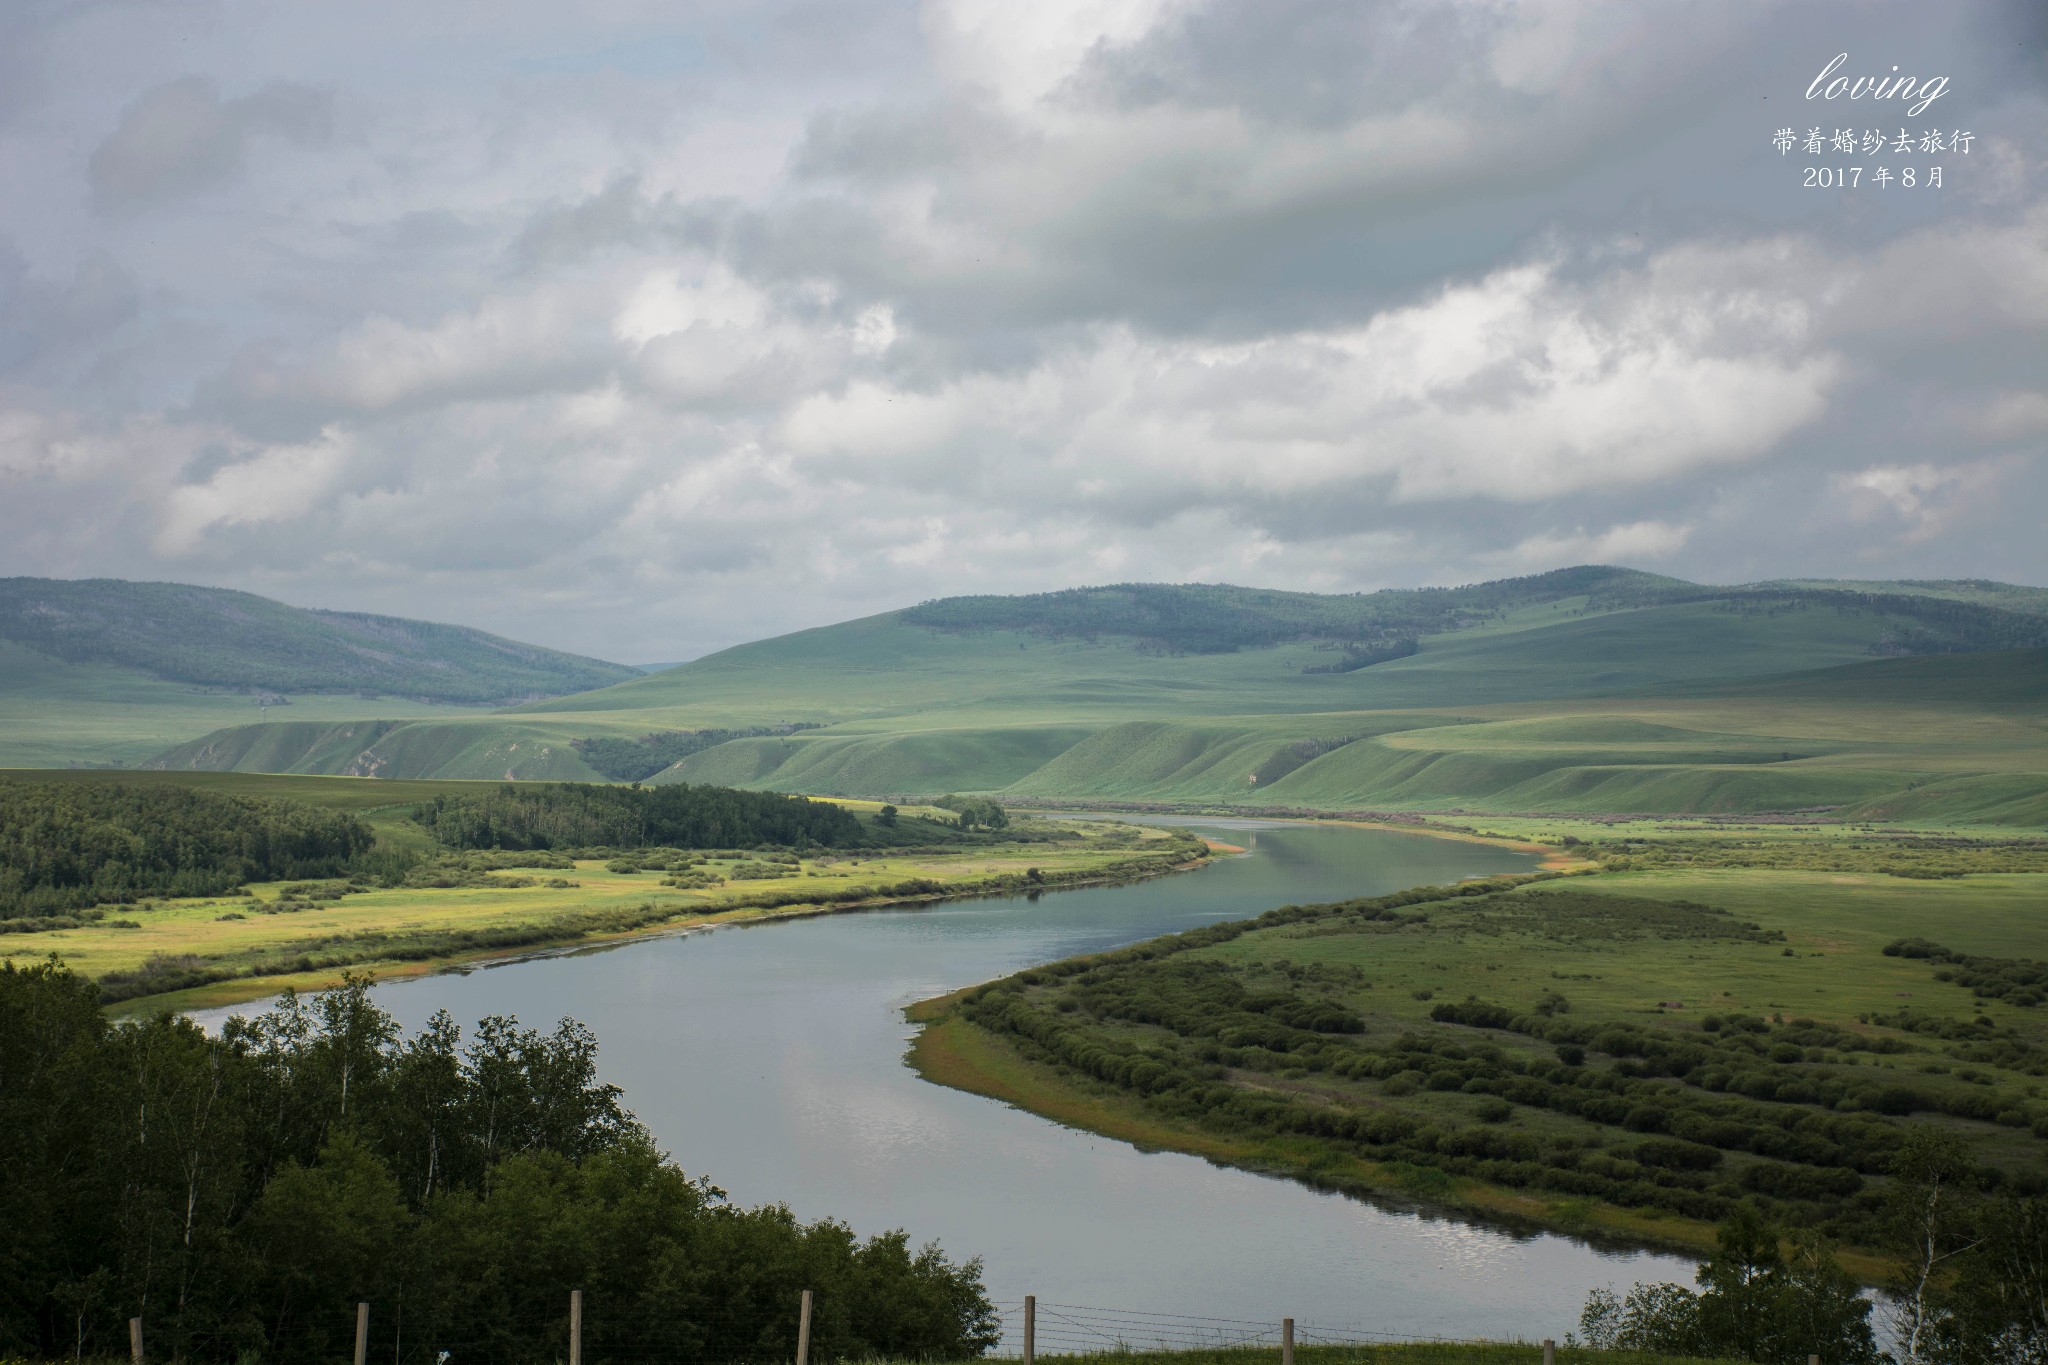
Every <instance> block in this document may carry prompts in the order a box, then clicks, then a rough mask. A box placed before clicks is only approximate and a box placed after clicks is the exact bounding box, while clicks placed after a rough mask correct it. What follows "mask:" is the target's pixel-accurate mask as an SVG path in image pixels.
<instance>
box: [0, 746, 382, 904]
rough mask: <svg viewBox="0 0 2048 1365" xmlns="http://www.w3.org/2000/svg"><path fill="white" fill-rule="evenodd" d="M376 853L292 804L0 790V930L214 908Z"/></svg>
mask: <svg viewBox="0 0 2048 1365" xmlns="http://www.w3.org/2000/svg"><path fill="white" fill-rule="evenodd" d="M374 842H375V836H374V835H373V834H372V832H371V830H370V827H369V826H368V825H367V824H365V823H363V821H362V820H360V819H358V818H357V817H356V816H353V815H350V814H347V813H345V812H342V811H334V810H325V809H322V808H320V807H317V806H309V805H305V804H303V803H300V802H296V801H271V800H259V799H255V798H251V797H246V796H229V795H224V794H221V793H217V792H207V791H197V790H193V789H191V788H185V787H168V786H165V787H154V786H149V787H145V786H129V785H126V784H120V783H111V782H24V781H16V780H13V779H0V924H4V923H5V922H6V921H9V920H18V919H25V918H26V919H33V918H48V917H51V916H61V915H63V914H65V913H66V912H69V911H75V910H81V909H86V908H90V907H93V906H98V905H107V904H114V905H119V904H125V903H128V902H131V901H134V900H137V899H139V898H141V897H144V896H216V895H220V894H222V893H224V892H227V891H232V890H233V889H234V888H235V887H237V886H240V885H241V884H242V883H243V882H246V881H259V880H274V879H278V878H289V877H326V876H334V875H337V874H339V873H341V872H343V871H345V870H346V869H347V868H348V867H349V865H350V864H351V863H352V862H353V861H354V860H356V859H359V858H360V857H361V856H362V855H364V854H366V853H368V852H369V850H370V847H371V845H372V844H373V843H374ZM36 927H42V926H36Z"/></svg>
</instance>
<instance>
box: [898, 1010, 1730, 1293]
mask: <svg viewBox="0 0 2048 1365" xmlns="http://www.w3.org/2000/svg"><path fill="white" fill-rule="evenodd" d="M972 989H974V988H972V987H970V988H968V989H967V990H961V991H955V992H952V993H951V994H948V995H943V996H938V997H936V998H934V999H931V1000H923V1001H919V1002H918V1003H916V1004H914V1005H912V1006H910V1007H909V1008H908V1009H906V1010H905V1011H904V1017H905V1018H906V1019H908V1020H909V1021H910V1022H912V1023H915V1024H919V1025H921V1027H920V1028H919V1030H918V1033H917V1036H916V1037H915V1038H914V1039H913V1040H912V1042H911V1045H910V1050H909V1052H908V1054H907V1055H906V1058H905V1060H906V1061H907V1063H908V1064H909V1066H910V1067H911V1069H912V1070H914V1071H916V1072H917V1074H918V1075H919V1076H921V1077H923V1078H924V1079H925V1080H927V1081H930V1082H932V1083H933V1084H934V1085H943V1086H947V1087H949V1088H950V1089H954V1090H964V1091H967V1092H968V1093H970V1094H976V1095H982V1096H986V1097H987V1098H989V1099H994V1100H1000V1101H1002V1102H1003V1103H1005V1104H1008V1105H1011V1106H1013V1107H1015V1108H1018V1109H1022V1110H1024V1111H1026V1112H1027V1113H1032V1114H1036V1115H1038V1116H1039V1117H1040V1118H1044V1119H1050V1120H1052V1121H1053V1122H1054V1123H1058V1124H1061V1125H1063V1126H1065V1127H1068V1128H1076V1129H1080V1130H1082V1131H1084V1132H1089V1133H1095V1134H1098V1135H1100V1136H1102V1137H1107V1138H1114V1139H1116V1140H1117V1141H1119V1142H1127V1143H1129V1144H1131V1145H1132V1146H1133V1147H1136V1148H1138V1149H1139V1150H1140V1151H1171V1152H1182V1153H1185V1154H1187V1155H1189V1156H1198V1157H1202V1158H1203V1159H1205V1160H1207V1161H1211V1162H1214V1163H1215V1164H1217V1165H1219V1166H1230V1167H1235V1168H1236V1169H1238V1170H1244V1171H1250V1172H1252V1173H1254V1174H1257V1175H1267V1176H1277V1177H1280V1178H1282V1179H1287V1180H1294V1181H1298V1182H1300V1183H1301V1184H1304V1185H1307V1186H1309V1187H1311V1188H1313V1189H1319V1190H1328V1191H1331V1192H1333V1193H1339V1194H1345V1195H1350V1196H1352V1197H1354V1198H1361V1199H1369V1200H1372V1201H1374V1202H1377V1203H1381V1204H1387V1205H1390V1206H1393V1207H1409V1208H1412V1207H1421V1206H1426V1207H1430V1208H1435V1209H1442V1210H1446V1211H1450V1212H1456V1213H1459V1214H1462V1215H1464V1216H1465V1217H1467V1218H1469V1219H1471V1220H1472V1221H1474V1222H1477V1223H1481V1224H1487V1225H1492V1226H1499V1227H1505V1228H1506V1229H1508V1230H1510V1231H1514V1232H1520V1233H1527V1232H1534V1231H1544V1232H1557V1233H1563V1234H1566V1235H1568V1236H1573V1237H1577V1238H1580V1239H1581V1240H1584V1241H1587V1242H1590V1243H1592V1244H1594V1245H1597V1246H1609V1247H1614V1248H1618V1249H1633V1248H1639V1247H1640V1248H1646V1249H1654V1250H1663V1251H1676V1252H1680V1253H1684V1254H1688V1255H1690V1254H1695V1253H1697V1254H1701V1255H1704V1254H1706V1253H1707V1252H1710V1251H1712V1250H1713V1247H1714V1225H1713V1224H1712V1223H1709V1222H1703V1221H1701V1220H1698V1219H1687V1218H1682V1217H1647V1216H1644V1215H1643V1214H1642V1213H1640V1212H1638V1211H1635V1210H1630V1209H1624V1208H1620V1207H1617V1206H1614V1205H1610V1204H1604V1203H1601V1202H1599V1201H1597V1200H1585V1199H1566V1200H1545V1199H1541V1198H1537V1197H1533V1196H1531V1195H1529V1194H1528V1193H1526V1192H1524V1191H1518V1190H1513V1189H1509V1188H1507V1187H1505V1186H1501V1185H1494V1184H1489V1183H1487V1182H1485V1181H1480V1180H1471V1179H1458V1178H1437V1173H1436V1172H1431V1171H1427V1170H1425V1169H1421V1168H1417V1167H1413V1166H1409V1165H1404V1164H1401V1163H1388V1162H1377V1161H1371V1160H1368V1159H1365V1158H1363V1157H1360V1156H1358V1155H1356V1154H1355V1153H1349V1152H1342V1151H1336V1150H1332V1148H1331V1146H1330V1145H1329V1144H1328V1143H1326V1142H1323V1141H1320V1140H1317V1139H1314V1138H1301V1137H1289V1136H1283V1135H1280V1134H1265V1135H1256V1136H1248V1135H1241V1134H1225V1133H1219V1132H1217V1131H1214V1130H1213V1129H1207V1128H1204V1127H1203V1126H1201V1125H1200V1124H1199V1123H1193V1122H1188V1121H1185V1120H1176V1119H1173V1118H1169V1117H1166V1116H1163V1115H1161V1114H1159V1113H1157V1112H1156V1111H1154V1110H1153V1109H1152V1108H1150V1107H1149V1106H1148V1105H1146V1104H1145V1103H1144V1101H1143V1100H1142V1099H1139V1098H1136V1097H1134V1096H1132V1095H1129V1094H1127V1093H1124V1092H1122V1091H1119V1090H1118V1089H1117V1088H1115V1087H1113V1086H1109V1085H1104V1084H1101V1083H1099V1082H1092V1081H1090V1080H1089V1079H1088V1078H1085V1077H1082V1076H1078V1075H1074V1074H1071V1073H1066V1072H1062V1071H1061V1070H1059V1069H1057V1068H1055V1067H1052V1066H1048V1065H1045V1064H1044V1063H1042V1062H1038V1061H1033V1060H1032V1059H1029V1058H1027V1057H1025V1056H1024V1055H1023V1053H1022V1052H1020V1051H1019V1050H1018V1048H1017V1047H1016V1046H1015V1045H1014V1044H1013V1043H1011V1042H1010V1041H1009V1040H1007V1039H1005V1038H1003V1037H1001V1036H999V1035H997V1034H995V1033H992V1032H990V1031H989V1030H987V1029H983V1028H978V1027H976V1026H975V1025H974V1024H973V1023H971V1022H970V1021H968V1020H967V1019H966V1018H964V1017H963V1016H962V1015H961V1014H960V1012H959V1011H958V1009H957V1006H958V1004H959V1002H960V1000H961V998H962V997H964V996H965V995H967V994H968V993H969V991H970V990H972Z"/></svg>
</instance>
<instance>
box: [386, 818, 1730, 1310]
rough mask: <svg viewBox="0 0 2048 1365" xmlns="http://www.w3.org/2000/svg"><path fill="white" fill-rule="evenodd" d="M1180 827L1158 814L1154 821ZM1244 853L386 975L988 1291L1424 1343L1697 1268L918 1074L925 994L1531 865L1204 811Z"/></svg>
mask: <svg viewBox="0 0 2048 1365" xmlns="http://www.w3.org/2000/svg"><path fill="white" fill-rule="evenodd" d="M1162 823H1164V821H1162ZM1171 823H1177V824H1186V825H1189V826H1192V827H1193V828H1195V829H1197V830H1199V831H1200V832H1202V833H1205V834H1208V835H1210V836H1211V837H1213V838H1217V839H1221V840H1224V841H1226V842H1230V843H1235V844H1240V845H1244V846H1247V847H1248V848H1250V850H1251V852H1250V853H1249V854H1248V855H1247V856H1245V857H1241V858H1229V859H1224V860H1220V861H1218V862H1217V863H1216V864H1215V865H1213V866H1211V867H1209V868H1207V869H1204V870H1202V871H1199V872H1194V873H1188V874H1184V875H1178V876H1172V877H1165V878H1160V879H1157V880H1153V881H1148V882H1140V883H1137V884H1134V885H1129V886H1119V887H1103V888H1093V889H1083V890H1076V891H1064V892H1053V893H1049V894H1046V895H1043V896H1041V897H1040V898H1039V899H1037V900H1036V901H1032V900H1027V899H1023V898H1017V899H1004V900H986V901H969V902H963V903H957V904H951V905H942V906H937V907H933V908H929V909H921V910H903V911H877V912H871V913H864V914H842V915H833V916H828V917H822V918H817V919H807V920H793V921H788V922H783V923H773V922H771V923H765V924H757V925H752V926H734V927H730V928H723V929H718V930H715V931H712V932H705V933H694V934H689V935H684V936H675V937H666V938H655V939H642V940H639V941H636V942H631V943H627V944H622V945H619V946H617V947H612V948H606V949H601V950H594V951H583V952H576V953H570V954H564V955H559V956H552V957H543V958H538V959H529V960H525V961H519V962H512V963H506V964H504V965H500V966H495V967H489V968H485V969H481V970H476V971H471V972H469V973H468V974H466V975H455V974H449V975H442V976H433V977H426V978H421V979H416V980H412V981H404V982H394V983H392V984H390V985H387V986H383V987H379V988H378V998H379V1002H380V1003H381V1004H382V1005H383V1006H384V1007H385V1008H387V1009H389V1010H390V1011H392V1012H393V1013H394V1014H395V1015H396V1016H397V1017H398V1018H399V1019H400V1020H402V1021H403V1022H404V1023H405V1024H406V1025H407V1026H408V1027H416V1026H418V1025H419V1024H421V1023H422V1022H424V1021H425V1020H426V1018H427V1017H428V1015H430V1014H431V1013H432V1012H433V1011H434V1010H436V1009H440V1008H443V1007H445V1008H446V1009H448V1010H449V1011H450V1012H451V1013H452V1014H453V1015H454V1016H455V1018H456V1019H457V1020H459V1021H461V1022H463V1023H464V1024H465V1025H467V1024H468V1023H469V1022H471V1021H473V1020H475V1019H476V1018H477V1017H479V1016H481V1015H485V1014H516V1015H518V1016H519V1017H520V1018H521V1019H522V1020H523V1021H524V1022H526V1023H528V1024H535V1025H543V1026H551V1025H552V1024H553V1022H554V1021H555V1020H556V1019H557V1018H559V1017H560V1016H563V1015H570V1016H573V1017H575V1018H578V1019H581V1020H583V1021H584V1022H585V1023H587V1024H589V1025H590V1026H591V1027H592V1028H594V1029H595V1030H596V1031H597V1035H598V1037H599V1039H600V1040H601V1043H602V1045H603V1052H602V1056H601V1060H602V1065H603V1070H604V1072H605V1075H606V1078H607V1079H609V1080H611V1081H614V1082H616V1083H618V1084H619V1085H621V1086H623V1087H624V1088H625V1092H626V1098H627V1101H628V1102H629V1103H630V1104H631V1106H632V1108H633V1110H634V1111H635V1112H636V1113H637V1114H638V1115H639V1116H640V1118H641V1119H642V1120H644V1121H645V1122H646V1123H647V1124H648V1126H649V1127H650V1128H651V1129H652V1130H653V1131H654V1133H655V1135H656V1137H657V1138H658V1139H659V1141H660V1142H661V1144H662V1145H663V1146H664V1147H666V1148H667V1149H668V1150H670V1151H671V1152H672V1153H674V1155H675V1157H676V1159H677V1160H678V1161H679V1162H680V1163H681V1164H682V1165H683V1166H684V1167H685V1168H686V1169H688V1170H689V1171H691V1172H692V1173H693V1174H701V1175H705V1176H708V1177H709V1178H710V1179H711V1180H712V1181H713V1182H714V1183H716V1184H718V1185H719V1186H721V1187H723V1188H724V1189H725V1190H727V1191H728V1192H729V1193H730V1194H731V1195H732V1197H733V1198H734V1199H736V1200H739V1201H741V1202H744V1203H750V1204H751V1203H762V1202H769V1201H782V1202H785V1203H787V1204H789V1205H790V1207H791V1208H792V1209H794V1210H795V1211H796V1212H797V1214H798V1215H799V1216H801V1217H804V1218H806V1219H809V1218H817V1217H822V1216H825V1215H832V1216H834V1217H838V1218H842V1219H845V1220H846V1221H848V1222H850V1223H851V1224H852V1225H853V1226H854V1227H855V1228H856V1229H858V1230H860V1231H862V1232H876V1231H881V1230H883V1229H887V1228H895V1227H901V1228H905V1229H907V1230H908V1231H909V1233H910V1235H911V1238H912V1240H913V1241H914V1242H922V1241H925V1240H928V1239H937V1240H938V1241H939V1242H941V1243H942V1244H943V1245H944V1246H945V1247H946V1249H947V1250H948V1251H949V1252H951V1253H952V1254H953V1255H955V1256H956V1257H966V1256H970V1255H979V1256H981V1257H982V1258H984V1260H985V1262H986V1267H987V1269H986V1278H987V1284H988V1288H989V1292H990V1294H991V1296H992V1297H994V1298H996V1299H999V1300H1004V1299H1018V1298H1021V1297H1022V1296H1023V1295H1025V1294H1027V1293H1031V1294H1037V1295H1038V1296H1039V1297H1040V1299H1041V1300H1045V1301H1049V1302H1059V1303H1074V1304H1091V1305H1104V1306H1111V1307H1118V1308H1130V1309H1144V1310H1151V1311H1154V1312H1159V1313H1177V1314H1194V1315H1201V1316H1208V1317H1218V1318H1242V1319H1257V1320H1272V1319H1276V1318H1279V1317H1281V1316H1292V1317H1295V1318H1298V1319H1302V1320H1304V1321H1309V1320H1315V1321H1320V1322H1324V1323H1329V1324H1339V1323H1342V1324H1351V1325H1355V1326H1358V1327H1363V1328H1368V1329H1372V1330H1378V1331H1387V1332H1394V1333H1401V1334H1415V1335H1450V1336H1468V1337H1469V1336H1475V1335H1484V1336H1516V1335H1520V1336H1524V1337H1529V1338H1536V1337H1543V1336H1559V1337H1561V1336H1562V1335H1563V1334H1564V1332H1565V1330H1566V1329H1567V1328H1569V1327H1571V1326H1572V1325H1573V1324H1574V1322H1575V1321H1576V1318H1577V1314H1578V1308H1579V1305H1580V1304H1581V1303H1582V1302H1583V1301H1584V1298H1585V1294H1586V1290H1587V1289H1589V1288H1591V1287H1593V1286H1595V1285H1604V1284H1609V1283H1619V1284H1622V1285H1626V1284H1628V1283H1629V1282H1630V1281H1633V1280H1636V1279H1674V1280H1680V1281H1690V1279H1691V1274H1692V1265H1691V1263H1690V1262H1685V1261H1679V1260H1676V1259H1673V1258H1670V1257H1662V1256H1654V1255H1648V1254H1642V1253H1626V1254H1607V1253H1602V1252H1599V1251H1595V1250H1593V1249H1591V1248H1588V1247H1585V1246H1582V1245H1579V1244H1577V1243H1574V1242H1572V1241H1569V1240H1567V1239H1564V1238H1559V1237H1549V1236H1539V1237H1529V1236H1515V1235H1510V1234H1508V1233H1504V1232H1501V1231H1498V1230H1495V1229H1491V1228H1482V1227H1476V1226H1473V1225H1471V1224H1469V1223H1464V1222H1460V1221H1457V1220H1454V1219H1450V1218H1445V1217H1430V1216H1423V1215H1419V1214H1416V1213H1412V1212H1406V1211H1401V1210H1392V1209H1383V1208H1379V1207H1375V1206H1373V1205H1371V1204H1367V1203H1362V1202H1359V1201H1356V1200H1352V1199H1347V1198H1344V1197H1342V1196H1337V1195H1327V1194H1318V1193H1316V1192H1314V1191H1311V1190H1307V1189H1304V1188H1302V1187H1300V1186H1298V1185H1294V1184H1291V1183H1289V1182H1287V1181H1282V1180H1274V1179H1270V1178H1267V1177H1263V1176H1257V1175H1251V1174H1247V1173H1245V1172H1242V1171H1233V1170H1226V1169H1221V1168H1218V1167H1215V1166H1211V1165H1209V1164H1208V1163H1207V1162H1205V1161H1202V1160H1200V1159H1199V1158H1195V1157H1189V1156H1182V1155H1178V1154H1175V1153H1143V1152H1138V1151H1135V1150H1133V1149H1132V1148H1130V1147H1127V1146H1125V1145H1123V1144H1121V1143H1117V1142H1113V1141H1110V1140H1107V1139H1104V1138H1098V1137H1094V1136H1091V1135H1089V1134H1087V1133H1081V1132H1076V1131H1073V1130H1071V1129H1067V1128H1062V1127H1060V1126H1058V1125H1057V1124H1054V1123H1050V1122H1048V1121H1046V1120H1044V1119H1040V1118H1037V1117H1034V1116H1033V1115H1030V1114H1027V1113H1024V1112H1022V1111H1019V1110H1016V1109H1012V1108H1009V1107H1008V1106H1006V1105H1003V1104H1000V1103H998V1102H996V1101H993V1100H987V1099H983V1098H980V1097H978V1096H974V1095H967V1094H962V1093H960V1092H958V1091H953V1090H947V1089H943V1088H941V1087H939V1086H935V1085H931V1084H929V1083H926V1082H924V1081H921V1080H919V1079H918V1077H917V1076H916V1074H915V1073H913V1072H912V1071H910V1070H909V1069H908V1068H907V1067H906V1066H905V1065H904V1062H903V1055H904V1050H905V1048H906V1046H907V1045H908V1042H909V1040H910V1037H911V1035H912V1032H913V1030H912V1029H911V1027H910V1026H909V1025H907V1024H906V1023H905V1022H904V1021H903V1017H902V1014H901V1010H902V1008H903V1006H905V1005H907V1004H910V1003H911V1002H912V1001H915V1000H920V999H924V998H926V997H928V996H933V995H938V994H941V993H943V992H946V991H949V990H953V989H955V988H957V987H960V986H964V985H969V984H972V983H974V982H978V981H984V980H987V979H989V978H991V977H997V976H1002V975H1005V974H1007V973H1010V972H1013V971H1017V970H1020V969H1022V968H1024V967H1028V966H1032V965H1034V964H1038V963H1043V962H1050V961H1054V960H1056V959H1059V958H1064V957H1071V956H1073V955H1075V954H1077V953H1088V952H1096V951H1100V950H1103V949H1108V948H1113V947H1116V946H1119V945H1121V944H1125V943H1131V942H1134V941H1137V940H1140V939H1146V938H1152V937H1154V936H1156V935H1159V934H1163V933H1170V932H1173V931H1176V930H1181V929H1187V928H1192V927H1195V926H1198V925H1202V924H1207V923H1212V922H1214V921H1216V920H1220V919H1234V918H1241V917H1244V916H1249V915H1253V914H1257V913H1258V912H1260V911H1262V910H1267V909H1271V908H1272V907H1274V906H1276V905H1283V904H1287V903H1289V902H1301V903H1306V902H1313V901H1322V900H1335V899H1341V898H1344V897H1347V896H1357V895H1372V894H1380V893H1384V892H1388V891H1394V890H1398V889H1400V888H1402V887H1407V886H1414V885H1417V884H1420V883H1427V882H1444V881H1455V880H1457V879H1458V878H1460V877H1467V876H1474V875H1479V874H1484V873H1491V872H1503V871H1514V870H1519V869H1523V868H1526V867H1528V866H1529V860H1528V859H1526V858H1523V857H1521V856H1520V855H1517V854H1514V853H1510V852H1507V851H1504V850H1501V849H1495V848H1489V847H1485V846H1481V845H1476V844H1461V843H1454V842H1449V841H1445V840H1439V839H1431V838H1423V837H1418V836H1414V835H1404V834H1395V833H1387V832H1383V831H1377V830H1359V829H1345V828H1340V827H1331V826H1306V825H1296V824H1284V823H1278V822H1260V821H1231V820H1199V821H1197V820H1188V821H1172V822H1171Z"/></svg>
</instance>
